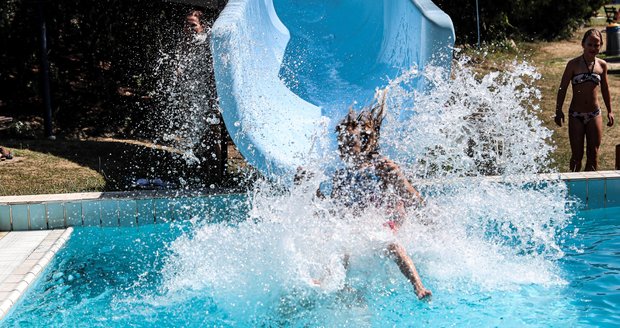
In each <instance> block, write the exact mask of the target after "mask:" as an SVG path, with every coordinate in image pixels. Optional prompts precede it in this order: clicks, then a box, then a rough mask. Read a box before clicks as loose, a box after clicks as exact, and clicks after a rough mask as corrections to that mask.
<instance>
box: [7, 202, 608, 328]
mask: <svg viewBox="0 0 620 328" xmlns="http://www.w3.org/2000/svg"><path fill="white" fill-rule="evenodd" d="M216 221H217V220H216ZM201 224H203V223H200V222H196V221H192V220H184V221H177V222H169V223H165V224H157V225H144V226H139V227H125V228H122V227H114V228H101V227H81V228H75V231H74V234H73V236H72V238H71V239H70V240H69V241H68V242H67V244H66V246H65V247H64V249H63V250H62V251H61V252H59V253H58V256H57V257H56V259H55V260H54V261H53V262H52V263H51V264H50V266H49V267H48V268H47V270H46V271H45V272H44V274H42V275H41V276H40V278H39V280H38V282H37V283H36V284H35V285H34V286H33V287H32V288H30V289H29V290H28V292H27V293H26V294H25V295H24V297H23V298H22V300H21V301H20V302H19V303H18V304H17V305H16V306H15V307H14V308H13V310H12V311H11V312H10V313H9V315H8V316H7V317H5V319H4V321H2V322H0V325H1V326H3V327H15V326H20V327H31V326H32V327H42V326H78V325H79V326H94V327H125V326H137V327H151V326H153V327H154V326H158V327H159V326H175V327H190V326H192V327H195V326H223V327H232V326H235V327H238V326H348V327H359V326H372V327H380V326H411V325H413V326H432V327H445V326H459V327H467V326H471V327H474V326H475V327H489V326H502V327H510V326H519V327H521V326H529V327H559V326H568V327H579V326H583V327H589V326H596V327H605V326H609V327H612V326H617V324H618V323H619V322H620V311H619V310H620V290H619V286H620V257H619V256H618V255H619V253H618V251H617V250H618V249H620V208H609V209H597V210H589V211H582V212H579V213H578V214H577V216H576V217H575V219H573V220H572V223H571V225H569V226H568V227H567V228H566V231H565V233H564V234H562V236H563V238H565V240H563V241H562V243H561V247H562V250H563V252H564V253H565V255H564V256H563V257H562V258H561V259H559V260H557V261H554V263H553V270H554V275H555V276H556V277H555V278H554V279H544V280H541V282H540V283H523V284H509V285H503V286H501V287H498V286H496V285H492V284H489V286H487V287H485V286H484V284H482V285H481V284H480V283H479V281H483V282H484V281H485V279H486V278H484V277H483V278H482V279H481V280H479V281H473V280H474V279H470V278H468V277H463V276H454V277H449V278H446V277H429V276H425V271H426V270H425V265H424V264H422V266H421V273H422V275H423V278H424V279H425V281H426V284H427V286H428V287H429V288H430V289H431V290H433V292H434V295H433V299H432V301H431V302H420V301H417V300H416V299H415V298H414V297H413V294H412V293H411V291H410V286H408V285H407V284H406V282H405V281H403V280H404V279H402V277H400V276H399V274H398V272H397V269H396V268H395V266H394V265H393V263H392V262H391V261H389V260H387V259H385V258H382V257H381V256H376V257H370V258H369V259H370V260H369V261H371V262H374V263H375V264H373V265H366V266H364V265H363V266H361V267H359V266H358V267H357V268H355V267H352V268H351V272H350V273H349V278H348V280H349V283H350V285H349V287H348V288H345V289H344V290H338V291H331V292H326V291H323V290H320V289H316V288H304V287H303V286H301V287H298V288H297V287H296V288H289V289H274V290H271V291H269V292H267V291H265V294H264V296H261V297H258V298H256V297H247V298H246V296H247V295H248V294H244V295H233V294H234V293H235V291H237V289H235V286H234V284H235V282H234V281H232V282H229V283H230V284H231V285H229V286H228V288H229V289H228V290H226V288H227V287H225V286H226V285H225V284H223V285H219V286H218V287H217V288H219V289H220V290H219V291H214V290H213V289H212V288H210V287H209V286H208V284H192V285H189V286H193V287H187V285H184V286H183V287H182V288H171V287H173V286H174V285H171V284H170V283H169V281H168V282H167V281H166V280H168V279H169V277H168V276H166V274H165V272H164V271H165V270H166V261H168V260H169V257H170V255H171V253H173V252H172V250H171V245H172V244H174V241H175V240H177V242H178V240H179V239H182V237H183V236H184V235H188V234H189V233H190V232H191V231H194V230H196V229H197V227H200V225H201ZM204 224H205V225H224V226H226V227H225V228H230V229H233V231H234V229H236V227H235V224H236V223H234V222H231V223H219V224H218V223H204ZM223 229H224V228H223ZM218 231H220V232H221V231H224V230H214V232H218ZM196 238H198V237H196ZM239 238H243V236H239ZM247 242H248V243H249V242H252V241H251V240H247ZM239 245H243V241H241V242H240V244H239ZM256 246H257V247H260V246H261V245H256ZM248 249H249V250H251V249H252V248H251V247H250V248H248ZM195 251H196V254H195V255H194V256H196V257H197V258H200V257H201V256H205V254H203V253H201V251H203V249H199V248H197V249H195ZM255 251H256V252H261V251H264V249H256V250H255ZM247 256H248V257H250V258H251V256H252V254H247ZM524 257H527V254H525V255H524ZM366 260H368V259H366ZM240 265H242V264H240ZM369 267H370V268H372V269H373V270H375V269H376V272H375V273H370V272H368V271H365V270H368V268H369ZM181 274H183V273H182V272H181ZM177 278H178V277H177ZM181 278H182V277H181ZM216 278H217V279H219V280H221V281H225V280H226V279H225V277H216ZM222 286H224V287H222ZM257 287H259V288H258V289H260V286H257ZM228 292H230V295H226V296H222V294H227V293H228ZM255 292H256V293H260V292H261V291H260V290H257V291H255ZM274 293H276V294H275V295H274ZM223 297H224V298H226V300H227V301H226V302H227V304H225V305H224V304H222V303H221V301H222V299H223ZM257 300H259V302H264V303H265V304H255V302H257ZM250 302H251V303H252V304H250Z"/></svg>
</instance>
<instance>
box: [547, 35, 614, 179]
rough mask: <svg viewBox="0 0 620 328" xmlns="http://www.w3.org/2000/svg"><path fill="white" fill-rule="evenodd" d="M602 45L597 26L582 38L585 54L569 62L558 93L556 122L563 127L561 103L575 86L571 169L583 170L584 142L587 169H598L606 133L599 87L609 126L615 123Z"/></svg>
mask: <svg viewBox="0 0 620 328" xmlns="http://www.w3.org/2000/svg"><path fill="white" fill-rule="evenodd" d="M602 45H603V36H602V35H601V32H600V31H599V30H596V29H590V30H588V31H586V33H585V34H584V36H583V39H582V41H581V46H582V47H583V54H582V55H581V56H579V57H576V58H573V59H571V60H570V61H569V62H568V64H566V69H565V70H564V74H563V75H562V82H561V83H560V89H559V90H558V95H557V104H556V111H555V123H556V124H557V125H558V126H562V123H564V119H565V117H564V112H563V111H562V105H563V104H564V99H565V98H566V91H567V89H568V85H569V84H572V86H573V97H572V99H571V103H570V107H569V109H568V136H569V140H570V146H571V153H572V154H571V159H570V170H571V171H572V172H578V171H580V170H581V161H582V159H583V148H584V143H585V146H586V166H585V171H596V169H597V167H598V150H599V147H600V145H601V138H602V135H603V119H602V117H601V108H600V105H599V101H598V90H599V86H600V90H601V93H602V95H603V101H604V102H605V107H607V119H608V123H607V126H612V125H613V124H614V115H613V113H612V108H611V97H610V94H609V84H608V81H607V63H606V62H605V61H604V60H602V59H599V58H596V55H597V54H598V53H599V51H600V49H601V47H602Z"/></svg>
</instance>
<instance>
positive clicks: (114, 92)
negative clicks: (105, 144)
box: [0, 0, 188, 136]
mask: <svg viewBox="0 0 620 328" xmlns="http://www.w3.org/2000/svg"><path fill="white" fill-rule="evenodd" d="M43 3H44V5H43V6H44V7H43V9H44V11H43V12H44V14H45V17H46V28H47V40H48V57H49V62H50V75H51V76H50V77H51V83H52V85H51V89H52V102H53V103H52V107H53V110H54V119H55V126H56V127H57V128H58V129H60V130H63V131H71V132H69V133H71V134H72V135H75V136H81V135H82V134H87V135H88V134H90V135H102V134H108V133H118V132H120V134H121V135H122V134H123V133H124V132H123V131H125V130H129V129H130V125H131V121H132V120H133V121H136V120H138V121H139V120H140V115H144V114H143V112H144V111H145V110H149V108H152V107H153V105H152V102H151V101H150V99H149V97H148V95H149V93H150V92H152V90H153V89H154V85H155V83H156V82H157V77H155V76H152V73H151V72H152V71H153V69H152V68H153V66H154V65H156V64H157V59H158V58H160V53H161V51H162V50H165V49H166V48H167V47H172V46H174V40H176V39H178V37H179V34H180V33H181V31H182V26H183V22H184V17H185V15H186V14H187V11H188V6H187V5H181V4H177V3H172V2H165V1H153V0H102V1H90V0H54V1H45V2H43ZM38 6H39V2H38V1H29V0H5V1H0V115H11V116H14V117H28V116H40V115H42V106H41V99H40V94H41V93H40V90H39V88H40V87H39V85H40V83H39V81H40V74H39V72H40V67H39V66H40V63H39V58H40V56H39V54H40V53H39V52H40V25H39V19H38V17H39V16H38V15H39V10H38V9H39V7H38ZM127 118H131V119H130V120H128V119H127ZM85 126H90V127H94V128H95V129H96V130H97V131H84V129H83V127H85Z"/></svg>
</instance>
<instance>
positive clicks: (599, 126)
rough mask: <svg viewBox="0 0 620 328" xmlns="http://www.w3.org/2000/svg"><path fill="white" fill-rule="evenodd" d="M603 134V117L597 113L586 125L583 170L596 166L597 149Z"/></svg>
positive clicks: (593, 168)
mask: <svg viewBox="0 0 620 328" xmlns="http://www.w3.org/2000/svg"><path fill="white" fill-rule="evenodd" d="M602 135H603V118H602V117H601V116H600V115H599V116H598V117H596V118H594V119H593V120H592V121H590V122H589V123H588V125H586V167H585V171H596V169H597V168H598V150H599V148H600V147H601V139H602Z"/></svg>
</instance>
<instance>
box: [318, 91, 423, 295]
mask: <svg viewBox="0 0 620 328" xmlns="http://www.w3.org/2000/svg"><path fill="white" fill-rule="evenodd" d="M384 109H385V92H384V93H383V94H382V95H381V96H379V100H378V101H377V102H376V103H375V104H373V105H372V106H370V108H364V109H363V110H362V111H361V112H360V114H356V113H355V112H354V111H353V110H350V112H349V114H348V115H347V117H345V119H344V120H343V121H342V122H340V123H339V124H338V126H337V127H336V132H337V133H338V150H339V153H340V157H341V159H342V161H343V162H344V164H345V165H344V168H343V169H341V170H339V171H337V172H336V173H335V175H334V178H333V188H332V192H331V195H330V197H331V199H332V200H334V201H335V202H336V203H337V204H339V205H341V206H344V207H346V208H350V209H353V210H354V211H362V210H364V209H365V208H367V207H369V206H376V207H379V208H387V209H388V213H386V215H387V216H389V217H390V219H386V222H385V224H384V226H385V228H386V229H391V230H392V231H393V233H396V232H397V231H398V229H399V228H400V226H401V225H402V223H403V219H404V218H405V215H406V210H407V208H411V207H414V206H418V205H421V204H422V203H423V200H422V197H421V195H420V193H419V192H418V191H417V190H416V189H415V188H414V187H413V186H412V185H411V183H410V182H409V180H408V179H407V178H406V177H405V175H404V173H403V172H402V170H401V169H400V167H399V166H398V165H397V164H396V163H395V162H394V161H392V160H390V159H388V158H387V157H385V156H382V155H381V154H379V152H378V148H379V134H380V128H381V123H382V121H383V115H384V111H385V110H384ZM319 194H320V191H319ZM320 196H322V195H320ZM387 251H388V253H389V255H390V256H391V257H392V258H393V259H394V261H395V262H396V264H397V265H398V267H399V269H400V271H401V272H402V274H403V275H404V276H405V277H406V278H407V279H408V280H409V282H410V283H411V285H412V286H413V288H414V290H415V293H416V295H417V297H418V298H419V299H423V298H427V297H430V296H431V295H432V293H431V291H430V290H428V289H426V288H425V287H424V285H423V284H422V280H421V278H420V275H419V274H418V271H417V269H416V267H415V265H414V263H413V261H412V260H411V258H410V257H409V256H408V255H407V251H406V250H405V248H404V247H403V246H402V245H400V244H398V243H396V242H391V243H390V244H388V246H387ZM344 262H345V266H346V265H347V262H348V256H346V255H345V260H344Z"/></svg>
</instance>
